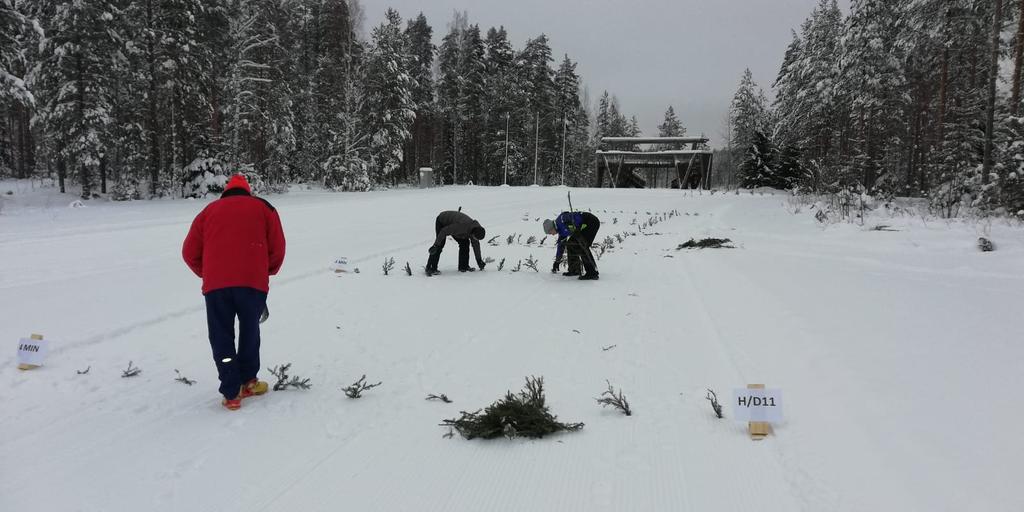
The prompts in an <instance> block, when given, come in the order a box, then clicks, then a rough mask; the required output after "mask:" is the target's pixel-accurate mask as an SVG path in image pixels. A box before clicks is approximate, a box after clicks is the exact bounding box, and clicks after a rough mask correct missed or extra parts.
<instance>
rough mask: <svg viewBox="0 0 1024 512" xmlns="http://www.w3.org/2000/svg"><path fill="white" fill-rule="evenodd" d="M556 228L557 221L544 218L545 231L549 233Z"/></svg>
mask: <svg viewBox="0 0 1024 512" xmlns="http://www.w3.org/2000/svg"><path fill="white" fill-rule="evenodd" d="M554 230H555V221H553V220H551V219H544V233H545V234H549V233H551V232H552V231H554Z"/></svg>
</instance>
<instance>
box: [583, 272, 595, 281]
mask: <svg viewBox="0 0 1024 512" xmlns="http://www.w3.org/2000/svg"><path fill="white" fill-rule="evenodd" d="M599 278H600V275H599V274H598V273H597V272H588V273H586V274H583V275H582V276H580V278H579V279H580V281H597V280H598V279H599Z"/></svg>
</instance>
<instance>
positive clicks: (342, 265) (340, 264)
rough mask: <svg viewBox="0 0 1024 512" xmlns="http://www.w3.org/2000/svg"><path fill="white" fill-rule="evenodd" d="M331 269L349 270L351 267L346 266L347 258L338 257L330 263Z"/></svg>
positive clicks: (336, 270) (338, 270)
mask: <svg viewBox="0 0 1024 512" xmlns="http://www.w3.org/2000/svg"><path fill="white" fill-rule="evenodd" d="M331 270H333V271H335V272H351V271H352V269H351V268H350V267H349V266H348V258H338V259H336V260H334V263H331Z"/></svg>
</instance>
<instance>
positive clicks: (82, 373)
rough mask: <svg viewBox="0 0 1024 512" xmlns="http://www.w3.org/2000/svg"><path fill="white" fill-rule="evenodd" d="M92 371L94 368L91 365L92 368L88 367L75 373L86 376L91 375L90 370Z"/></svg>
mask: <svg viewBox="0 0 1024 512" xmlns="http://www.w3.org/2000/svg"><path fill="white" fill-rule="evenodd" d="M91 369H92V366H91V365H90V366H87V367H86V368H85V369H84V370H75V373H77V374H78V375H85V374H87V373H89V370H91Z"/></svg>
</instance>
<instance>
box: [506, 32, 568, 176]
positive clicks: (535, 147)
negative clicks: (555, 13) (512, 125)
mask: <svg viewBox="0 0 1024 512" xmlns="http://www.w3.org/2000/svg"><path fill="white" fill-rule="evenodd" d="M553 60H554V59H553V57H552V56H551V46H550V45H549V43H548V38H547V36H546V35H544V34H541V35H540V36H538V37H535V38H533V39H529V40H527V41H526V44H525V45H524V46H523V49H522V51H520V52H519V53H518V54H517V55H516V59H515V71H516V74H517V75H518V80H519V81H520V83H522V84H523V93H524V95H523V98H524V102H523V103H522V105H521V108H519V109H518V115H514V116H513V122H515V120H516V119H518V120H519V125H520V128H519V133H521V134H524V135H525V136H526V137H525V140H523V141H522V142H521V144H523V146H524V147H525V148H528V149H527V158H526V160H527V162H528V166H523V168H520V169H517V171H518V172H517V174H518V175H520V176H522V177H523V178H524V179H523V180H522V183H523V184H527V183H533V182H534V175H535V171H536V175H537V176H538V180H539V179H540V178H539V176H541V175H544V174H545V169H549V168H550V167H551V165H552V162H553V161H554V160H555V155H556V154H557V155H558V158H560V157H561V148H557V149H556V147H554V146H553V145H552V143H553V141H555V137H554V132H555V130H556V128H557V130H558V131H561V129H562V125H561V119H557V120H556V119H555V118H556V117H560V116H559V115H558V113H556V112H555V82H554V71H553V70H552V69H551V62H552V61H553ZM510 174H511V172H510Z"/></svg>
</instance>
